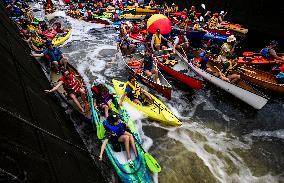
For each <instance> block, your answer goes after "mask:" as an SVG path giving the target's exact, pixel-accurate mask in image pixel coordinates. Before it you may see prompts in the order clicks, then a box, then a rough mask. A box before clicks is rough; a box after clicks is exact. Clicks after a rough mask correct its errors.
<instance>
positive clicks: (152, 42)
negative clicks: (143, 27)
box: [151, 35, 155, 50]
mask: <svg viewBox="0 0 284 183" xmlns="http://www.w3.org/2000/svg"><path fill="white" fill-rule="evenodd" d="M154 41H155V35H153V36H152V40H151V48H152V50H154Z"/></svg>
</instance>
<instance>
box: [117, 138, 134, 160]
mask: <svg viewBox="0 0 284 183" xmlns="http://www.w3.org/2000/svg"><path fill="white" fill-rule="evenodd" d="M118 142H123V143H124V146H125V150H126V153H127V160H131V154H130V149H129V136H127V135H121V136H120V137H119V138H118Z"/></svg>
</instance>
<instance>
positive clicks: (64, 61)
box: [60, 57, 68, 69]
mask: <svg viewBox="0 0 284 183" xmlns="http://www.w3.org/2000/svg"><path fill="white" fill-rule="evenodd" d="M60 61H61V62H62V63H63V65H64V69H66V67H67V62H68V59H67V58H66V57H63V58H62V59H61V60H60Z"/></svg>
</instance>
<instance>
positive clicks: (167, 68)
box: [156, 53, 203, 90]
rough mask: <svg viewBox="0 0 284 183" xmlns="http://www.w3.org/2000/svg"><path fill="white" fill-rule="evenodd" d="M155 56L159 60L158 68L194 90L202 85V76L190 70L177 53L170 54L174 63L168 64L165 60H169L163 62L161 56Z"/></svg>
mask: <svg viewBox="0 0 284 183" xmlns="http://www.w3.org/2000/svg"><path fill="white" fill-rule="evenodd" d="M161 54H163V53H161ZM164 54H166V53H164ZM156 58H157V59H158V60H159V62H158V66H159V68H160V69H161V70H163V71H164V72H166V73H168V74H169V75H171V76H172V77H173V78H175V79H176V80H178V81H180V82H181V83H183V84H185V85H187V86H188V87H190V88H193V89H195V90H199V89H201V88H202V87H203V84H202V78H200V77H199V76H197V75H196V73H194V72H193V71H191V69H189V68H188V63H187V62H186V61H184V60H183V59H181V58H180V57H179V56H178V55H177V54H171V59H172V60H174V63H175V65H171V64H168V63H167V62H170V61H169V60H167V61H166V62H164V61H163V58H162V56H158V57H156Z"/></svg>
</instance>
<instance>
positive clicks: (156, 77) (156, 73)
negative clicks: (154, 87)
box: [152, 69, 159, 82]
mask: <svg viewBox="0 0 284 183" xmlns="http://www.w3.org/2000/svg"><path fill="white" fill-rule="evenodd" d="M152 73H153V74H155V81H156V82H157V81H158V78H159V73H158V70H157V69H153V70H152Z"/></svg>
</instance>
